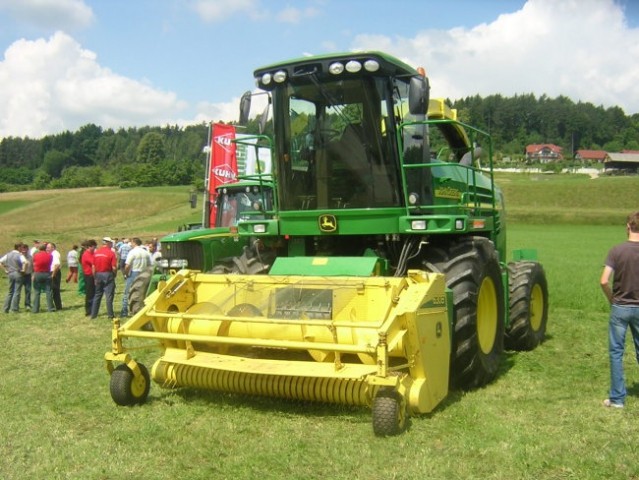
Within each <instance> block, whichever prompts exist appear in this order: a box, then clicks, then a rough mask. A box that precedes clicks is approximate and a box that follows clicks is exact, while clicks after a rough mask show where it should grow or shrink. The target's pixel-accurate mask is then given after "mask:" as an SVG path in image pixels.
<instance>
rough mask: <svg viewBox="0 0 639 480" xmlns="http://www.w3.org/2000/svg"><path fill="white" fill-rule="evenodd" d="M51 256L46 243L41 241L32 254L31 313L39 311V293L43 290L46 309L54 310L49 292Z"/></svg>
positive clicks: (51, 295)
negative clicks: (32, 294)
mask: <svg viewBox="0 0 639 480" xmlns="http://www.w3.org/2000/svg"><path fill="white" fill-rule="evenodd" d="M52 262H53V256H52V255H51V254H50V253H49V252H47V244H46V243H43V244H42V245H40V246H39V247H38V251H37V252H36V253H35V254H34V255H33V289H34V290H35V295H34V298H33V313H38V312H39V311H40V294H41V293H42V292H44V295H45V297H46V299H47V310H48V311H49V312H55V309H54V308H53V294H52V292H51V276H52V275H51V263H52Z"/></svg>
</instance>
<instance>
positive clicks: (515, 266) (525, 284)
mask: <svg viewBox="0 0 639 480" xmlns="http://www.w3.org/2000/svg"><path fill="white" fill-rule="evenodd" d="M508 272H509V279H508V284H509V290H510V298H509V300H510V323H509V325H508V328H507V329H506V336H505V338H504V343H505V346H506V348H507V349H509V350H534V349H535V348H536V347H537V346H538V345H539V344H540V343H541V342H543V341H544V338H545V336H546V324H547V323H548V284H547V282H546V273H545V272H544V268H543V267H542V266H541V264H539V263H537V262H529V261H523V262H514V263H510V264H508Z"/></svg>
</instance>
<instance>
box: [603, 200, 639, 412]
mask: <svg viewBox="0 0 639 480" xmlns="http://www.w3.org/2000/svg"><path fill="white" fill-rule="evenodd" d="M626 230H627V232H628V241H626V242H624V243H621V244H619V245H616V246H614V247H612V248H611V249H610V251H609V252H608V256H607V257H606V261H605V263H604V269H603V273H602V274H601V280H600V284H601V288H602V290H603V292H604V295H606V298H607V299H608V302H610V323H609V329H608V351H609V355H610V395H609V397H608V398H607V399H605V400H604V402H603V404H604V406H606V407H615V408H623V405H624V401H625V399H626V381H625V378H624V372H623V354H624V345H625V340H626V332H627V330H628V327H630V332H631V333H632V339H633V341H634V344H635V352H636V355H637V361H638V362H639V211H637V212H635V213H633V214H631V215H629V216H628V220H627V223H626ZM611 277H612V288H611V286H610V279H611Z"/></svg>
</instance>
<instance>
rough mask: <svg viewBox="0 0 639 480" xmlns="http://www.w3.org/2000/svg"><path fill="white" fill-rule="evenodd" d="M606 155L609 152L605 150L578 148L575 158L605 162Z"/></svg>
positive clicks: (583, 160)
mask: <svg viewBox="0 0 639 480" xmlns="http://www.w3.org/2000/svg"><path fill="white" fill-rule="evenodd" d="M606 155H607V152H606V151H604V150H577V153H575V160H581V161H582V162H599V163H603V161H604V159H605V158H606Z"/></svg>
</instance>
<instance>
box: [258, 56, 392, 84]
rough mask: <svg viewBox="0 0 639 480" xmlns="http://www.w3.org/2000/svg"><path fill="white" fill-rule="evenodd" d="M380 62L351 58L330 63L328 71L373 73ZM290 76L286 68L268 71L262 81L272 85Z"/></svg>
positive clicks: (333, 72)
mask: <svg viewBox="0 0 639 480" xmlns="http://www.w3.org/2000/svg"><path fill="white" fill-rule="evenodd" d="M379 67H380V65H379V62H378V61H377V60H373V59H369V60H365V61H364V62H362V61H360V60H349V61H347V62H346V63H344V62H333V63H331V64H330V65H329V67H328V71H329V72H330V73H331V74H333V75H340V74H341V73H343V72H344V71H347V72H348V73H357V72H359V71H361V70H362V68H363V69H364V70H366V71H367V72H370V73H373V72H376V71H378V70H379ZM287 77H288V75H287V73H286V70H278V71H276V72H274V73H270V72H266V73H263V74H262V77H261V78H260V82H261V84H262V85H270V84H271V82H275V83H284V82H285V81H286V78H287Z"/></svg>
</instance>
